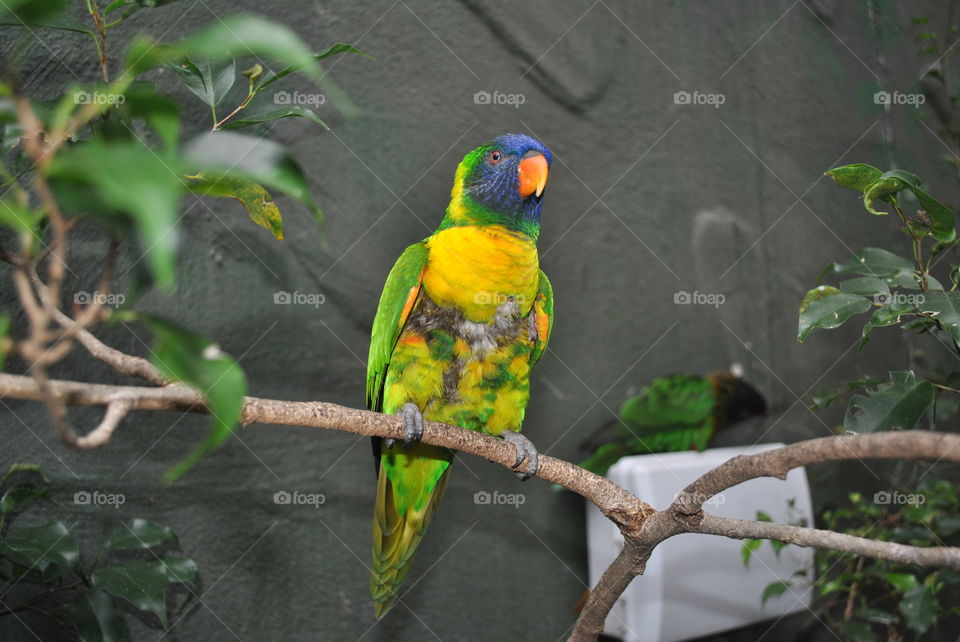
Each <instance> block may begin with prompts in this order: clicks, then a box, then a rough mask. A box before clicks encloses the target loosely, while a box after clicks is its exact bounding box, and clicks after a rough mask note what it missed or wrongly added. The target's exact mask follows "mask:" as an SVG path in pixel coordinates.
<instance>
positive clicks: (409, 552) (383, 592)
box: [370, 444, 453, 618]
mask: <svg viewBox="0 0 960 642" xmlns="http://www.w3.org/2000/svg"><path fill="white" fill-rule="evenodd" d="M383 453H384V454H383V455H382V457H381V462H380V473H379V477H378V479H377V501H376V507H375V509H374V514H373V567H372V571H371V574H370V595H371V596H372V597H373V608H374V613H375V614H376V616H377V617H378V618H380V617H383V615H384V614H386V612H387V611H389V610H390V607H392V606H393V604H394V602H395V601H396V599H397V594H398V591H399V590H400V585H401V584H402V583H403V580H404V579H405V578H406V576H407V572H408V571H409V570H410V564H411V562H412V561H413V555H414V553H415V552H416V550H417V547H418V546H419V545H420V540H421V539H423V534H424V533H425V532H426V530H427V526H429V525H430V519H431V518H432V517H433V513H434V510H435V509H436V507H437V505H438V504H439V503H440V499H441V498H442V497H443V491H444V489H445V488H446V486H447V478H448V476H449V472H450V462H451V460H452V459H453V455H452V453H451V452H450V451H449V450H447V449H445V448H437V447H435V446H427V445H423V444H416V445H411V446H402V445H399V444H398V445H396V446H395V447H394V448H393V449H390V450H387V449H386V448H384V449H383Z"/></svg>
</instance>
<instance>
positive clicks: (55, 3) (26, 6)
mask: <svg viewBox="0 0 960 642" xmlns="http://www.w3.org/2000/svg"><path fill="white" fill-rule="evenodd" d="M66 4H67V3H66V0H4V1H3V2H2V3H0V25H16V26H23V25H24V24H26V25H36V24H38V23H41V22H44V21H47V20H55V19H56V18H57V16H58V14H60V13H61V12H62V11H63V10H64V8H65V7H66Z"/></svg>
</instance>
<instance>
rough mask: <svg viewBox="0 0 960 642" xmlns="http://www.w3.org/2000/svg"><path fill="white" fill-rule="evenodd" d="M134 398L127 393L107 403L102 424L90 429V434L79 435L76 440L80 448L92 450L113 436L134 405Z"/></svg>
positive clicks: (77, 446)
mask: <svg viewBox="0 0 960 642" xmlns="http://www.w3.org/2000/svg"><path fill="white" fill-rule="evenodd" d="M133 402H134V400H133V399H132V398H130V397H128V396H125V395H119V396H118V397H117V398H116V399H115V400H114V401H111V402H110V403H109V404H108V405H107V412H106V414H104V416H103V420H102V421H101V422H100V425H99V426H97V427H96V428H94V429H93V430H91V431H90V433H89V434H87V435H84V436H83V437H79V438H78V439H77V441H76V444H74V445H75V446H76V448H77V449H78V450H90V449H93V448H98V447H100V446H102V445H104V444H105V443H107V442H108V441H110V437H111V436H113V431H114V430H116V429H117V426H119V425H120V421H121V420H122V419H123V418H124V417H126V416H127V413H128V412H130V409H131V408H132V407H133Z"/></svg>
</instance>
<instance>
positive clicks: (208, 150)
mask: <svg viewBox="0 0 960 642" xmlns="http://www.w3.org/2000/svg"><path fill="white" fill-rule="evenodd" d="M184 154H185V158H186V161H187V162H188V163H189V164H190V165H191V166H192V168H193V169H194V170H195V171H194V173H199V172H202V173H203V175H204V176H206V177H207V178H209V179H213V180H216V179H217V178H220V177H222V176H233V177H242V178H248V179H250V180H252V181H254V182H257V183H260V184H262V185H266V186H268V187H273V188H274V189H277V190H279V191H281V192H283V193H285V194H288V195H290V196H292V197H294V198H296V199H297V200H299V201H300V202H301V203H303V204H304V205H306V206H307V207H308V208H310V210H311V211H312V212H313V213H314V214H315V215H316V216H317V217H318V218H322V213H321V212H320V208H318V207H317V205H316V203H314V201H313V198H312V197H311V196H310V191H309V189H308V188H307V180H306V177H305V176H304V174H303V170H301V169H300V166H299V165H298V164H297V162H296V161H295V160H294V159H293V157H292V156H290V155H289V154H288V153H287V151H286V150H285V149H284V148H283V147H282V146H280V145H278V144H277V143H275V142H273V141H270V140H266V139H264V138H256V137H253V136H245V135H243V134H235V133H233V132H215V133H209V134H204V135H203V136H200V137H198V138H195V139H193V140H192V141H190V142H189V143H187V144H186V146H185V147H184Z"/></svg>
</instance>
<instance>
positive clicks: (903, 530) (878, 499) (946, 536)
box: [742, 163, 960, 641]
mask: <svg viewBox="0 0 960 642" xmlns="http://www.w3.org/2000/svg"><path fill="white" fill-rule="evenodd" d="M827 176H829V177H830V178H832V179H833V180H834V181H835V182H836V183H837V184H838V185H839V186H841V187H845V188H848V189H852V190H856V191H857V192H859V193H860V194H861V197H862V202H863V208H864V209H865V210H866V211H867V212H868V213H870V214H872V215H875V216H883V215H888V214H890V213H894V214H895V215H896V216H897V217H898V219H899V222H900V226H899V228H900V231H901V232H902V233H903V234H905V235H906V236H907V237H908V238H909V241H910V243H909V244H910V247H911V250H912V252H911V254H912V256H911V257H909V258H908V257H905V256H901V255H900V254H898V253H896V252H894V251H891V250H888V249H885V248H878V247H868V248H864V249H863V250H861V251H859V252H857V253H856V254H855V255H854V256H853V257H852V258H850V259H849V260H847V261H845V262H843V263H832V264H830V265H829V266H827V268H826V269H825V270H824V273H823V274H822V275H821V278H822V277H823V276H826V275H829V274H832V275H836V276H837V278H838V279H839V283H837V285H836V286H833V285H818V286H817V287H815V288H813V289H811V290H810V291H809V292H808V293H807V294H806V296H805V297H804V298H803V300H802V302H801V304H800V309H799V324H798V328H797V339H798V340H799V341H801V342H802V341H805V340H806V339H807V338H808V336H809V335H810V334H811V332H812V331H813V330H828V329H834V328H838V327H840V326H842V325H843V324H845V323H847V322H849V321H851V320H852V319H854V318H855V317H859V318H861V319H862V320H863V326H862V329H861V332H860V342H859V345H860V349H861V350H863V349H864V348H865V347H866V346H867V345H868V344H869V342H870V339H871V337H872V333H873V332H874V331H875V330H877V329H878V328H885V327H889V326H899V328H900V331H901V332H903V333H906V336H905V339H907V338H909V337H912V336H923V337H928V338H930V339H932V340H933V345H934V346H935V348H934V352H937V353H939V355H936V356H940V355H945V356H947V357H952V358H951V359H949V360H941V363H946V364H948V365H947V366H946V367H944V366H937V367H933V368H928V369H927V370H929V371H928V372H927V371H925V372H920V371H918V370H917V369H915V368H909V367H908V368H906V369H903V370H895V371H891V372H889V373H887V374H886V375H885V376H866V377H861V378H859V379H857V380H854V381H847V382H845V383H843V384H842V385H841V386H840V387H839V388H837V389H835V390H832V391H825V392H820V393H818V394H816V395H814V397H813V404H812V408H813V409H815V410H822V409H824V408H827V407H829V406H831V405H832V404H834V403H836V402H837V401H839V400H841V399H843V398H847V408H846V411H845V413H844V416H843V426H842V428H841V429H840V432H846V433H872V432H878V431H887V430H912V429H915V428H917V427H922V428H926V429H929V430H937V429H950V423H948V422H947V420H948V419H951V418H952V417H953V415H954V414H955V413H956V412H957V410H958V409H960V369H958V368H957V367H956V365H955V364H956V356H957V355H960V291H958V287H960V263H957V262H956V261H957V260H958V259H957V252H956V250H957V238H956V220H955V215H954V212H953V210H952V209H951V208H950V207H947V206H946V205H944V204H943V203H942V202H941V201H940V200H938V199H936V198H935V197H933V196H931V195H930V194H929V193H928V191H927V189H926V187H925V186H924V184H923V182H922V181H921V179H920V178H919V177H918V176H916V175H914V174H911V173H909V172H905V171H902V170H891V171H887V172H883V171H881V170H879V169H877V168H875V167H872V166H870V165H866V164H862V163H861V164H854V165H846V166H844V167H837V168H834V169H831V170H830V171H828V172H827ZM908 203H912V204H913V208H915V209H914V211H913V212H910V213H908V212H909V210H910V209H911V207H909V206H908ZM935 272H936V273H937V274H936V275H935V274H934V273H935ZM861 315H868V316H866V317H863V316H861ZM912 361H914V360H912ZM949 364H954V365H953V366H952V367H951V366H950V365H949ZM920 467H921V464H919V463H903V464H901V465H899V466H898V468H897V471H895V474H894V475H893V477H892V481H893V485H894V488H897V489H896V490H879V491H878V492H876V493H875V494H874V496H873V499H872V501H868V500H866V499H865V497H864V496H863V495H862V494H861V493H850V494H849V496H848V497H847V498H846V499H845V500H844V501H842V502H840V503H839V504H838V505H836V506H833V507H831V508H829V509H828V510H826V511H824V512H823V513H822V514H821V516H820V519H821V522H822V523H820V524H818V526H819V527H821V528H824V529H828V530H834V531H838V532H846V533H850V534H852V535H857V536H861V537H865V538H870V539H875V540H880V541H888V542H898V543H903V544H909V545H913V546H922V547H929V546H957V545H960V517H958V515H960V495H958V491H957V486H956V485H955V484H953V483H951V482H949V481H947V480H946V479H943V478H941V477H940V476H939V474H938V473H936V472H934V468H933V466H930V465H928V466H926V470H923V471H922V472H921V470H920ZM904 471H908V474H904ZM878 479H879V478H878ZM908 488H909V489H910V490H909V491H908V490H905V489H908ZM758 518H761V516H758ZM759 546H761V542H760V541H759V540H748V541H747V542H745V543H744V546H743V548H742V554H743V557H744V560H745V563H746V561H747V560H749V558H750V556H751V555H752V552H753V551H755V550H756V549H757V548H758V547H759ZM775 548H776V549H777V553H778V555H779V550H780V548H782V545H781V544H777V545H775ZM816 566H817V569H816V570H817V577H816V578H815V579H813V578H805V581H806V582H807V583H809V582H810V581H811V580H812V581H813V591H814V594H813V595H814V611H815V613H816V614H817V615H818V617H819V618H821V619H822V620H823V621H824V622H825V623H826V624H827V625H828V626H830V628H831V629H832V630H833V631H834V632H835V633H836V634H837V635H839V636H840V637H841V638H842V639H845V640H854V641H860V640H876V639H884V638H886V639H889V640H920V639H941V638H942V636H944V635H950V634H951V633H950V632H954V633H955V632H956V630H957V627H958V626H960V619H958V616H960V607H958V606H957V604H958V603H960V601H958V599H960V573H958V572H957V571H955V570H953V569H949V568H942V569H925V568H920V569H918V568H917V567H915V566H906V565H901V564H895V563H892V562H885V561H880V560H875V559H869V558H865V557H858V556H854V555H849V554H846V553H839V552H836V551H828V550H818V551H817V553H816ZM798 575H805V572H800V573H798ZM799 582H800V578H799V577H794V578H790V579H789V580H785V581H779V582H775V583H772V584H770V585H769V586H767V588H766V590H765V591H764V592H763V595H762V596H761V600H762V601H763V602H766V601H767V600H768V599H770V598H772V597H775V596H777V595H780V594H782V593H784V592H786V591H788V590H789V589H791V588H793V587H794V585H795V584H799ZM943 639H945V638H943Z"/></svg>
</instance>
